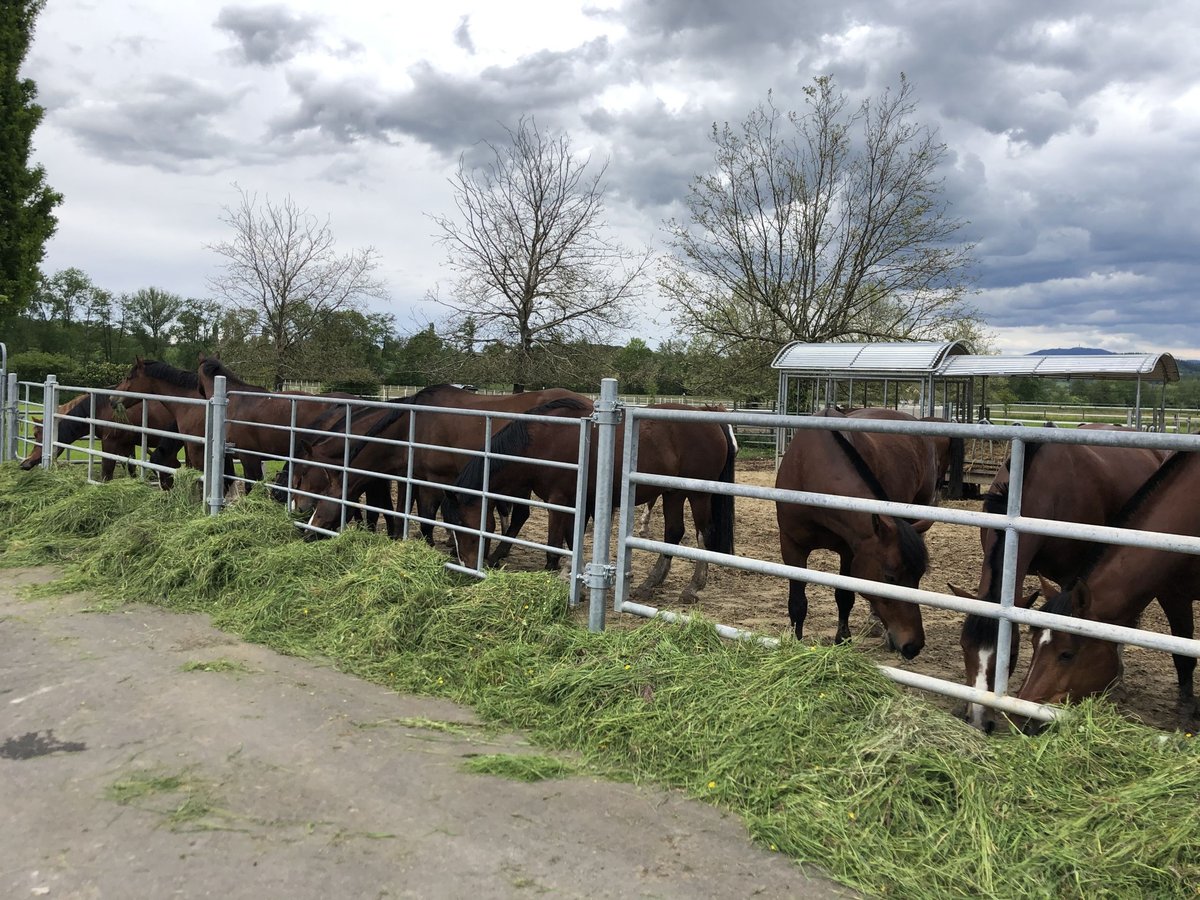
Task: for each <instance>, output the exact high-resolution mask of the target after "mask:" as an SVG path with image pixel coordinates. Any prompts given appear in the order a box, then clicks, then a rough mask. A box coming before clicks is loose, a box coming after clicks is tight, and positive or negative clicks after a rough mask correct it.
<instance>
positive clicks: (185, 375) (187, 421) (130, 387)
mask: <svg viewBox="0 0 1200 900" xmlns="http://www.w3.org/2000/svg"><path fill="white" fill-rule="evenodd" d="M113 390H114V391H130V392H132V393H137V394H156V395H157V396H158V397H159V398H160V400H161V402H162V404H163V406H165V407H166V408H167V410H168V412H170V414H171V416H172V417H173V418H174V420H175V429H176V430H177V431H178V432H179V433H180V434H183V435H188V436H189V437H196V438H201V439H203V438H204V436H205V422H206V420H207V410H206V408H205V407H204V406H203V405H202V404H198V403H184V402H181V401H184V400H203V399H204V398H203V397H202V396H201V395H200V380H199V379H198V378H197V377H196V373H195V372H189V371H187V370H186V369H177V368H175V366H172V365H170V364H169V363H165V362H161V361H159V360H154V359H143V358H142V357H140V356H138V357H135V358H134V363H133V366H132V367H131V368H130V370H129V373H128V374H127V375H126V376H125V378H124V380H123V381H121V383H120V384H118V385H117V386H116V387H114V388H113ZM123 402H124V401H122V399H121V398H120V397H118V396H115V395H114V396H113V398H112V405H113V406H114V407H115V406H116V405H118V404H120V403H123ZM183 455H184V462H186V463H187V465H188V467H189V468H192V469H195V470H196V471H203V470H204V469H205V468H206V462H207V461H206V459H205V456H206V455H207V454H205V452H204V444H203V443H201V442H197V441H186V442H184V445H183ZM232 473H233V462H232V460H229V459H227V460H226V463H225V474H226V477H228V476H230V475H232Z"/></svg>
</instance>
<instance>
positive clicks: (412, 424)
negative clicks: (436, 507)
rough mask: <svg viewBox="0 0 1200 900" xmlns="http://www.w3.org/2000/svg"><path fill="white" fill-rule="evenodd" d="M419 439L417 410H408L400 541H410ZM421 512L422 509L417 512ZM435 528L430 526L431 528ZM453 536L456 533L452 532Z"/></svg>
mask: <svg viewBox="0 0 1200 900" xmlns="http://www.w3.org/2000/svg"><path fill="white" fill-rule="evenodd" d="M416 439H417V410H416V409H415V408H414V407H411V406H410V407H409V408H408V466H407V468H406V470H405V482H404V518H402V519H401V520H400V539H401V540H404V541H407V540H408V526H409V524H410V522H411V520H412V505H413V482H412V480H413V465H414V460H413V456H414V454H415V453H416V452H417V451H416V450H415V449H414V448H413V441H415V440H416ZM417 512H418V513H419V512H420V509H418V510H417ZM432 527H433V526H432V525H430V528H432ZM450 533H451V534H453V533H454V532H450ZM430 534H431V536H432V532H430Z"/></svg>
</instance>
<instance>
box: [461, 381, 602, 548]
mask: <svg viewBox="0 0 1200 900" xmlns="http://www.w3.org/2000/svg"><path fill="white" fill-rule="evenodd" d="M559 409H576V410H586V409H587V404H586V403H585V402H583V401H581V400H579V399H577V398H575V397H560V398H559V399H557V400H550V401H548V402H546V403H543V404H542V405H541V406H535V407H534V408H533V409H527V410H525V412H524V413H523V415H530V416H542V415H547V414H549V413H552V412H554V411H555V410H559ZM528 447H529V426H528V423H527V422H526V421H525V420H524V419H514V420H513V421H512V422H509V423H508V424H507V425H505V426H504V427H503V428H501V429H500V430H499V431H497V432H496V433H495V434H494V435H492V443H491V451H492V452H493V453H502V454H504V455H506V456H519V455H520V454H521V453H522V452H523V451H524V450H525V449H527V448H528ZM488 462H490V463H491V469H490V471H491V474H492V475H495V474H497V473H498V472H501V471H503V470H504V469H505V468H507V466H508V465H509V464H510V462H511V460H507V459H491V460H488ZM483 466H484V458H483V457H482V456H472V457H471V458H470V460H468V462H467V464H466V465H465V466H464V467H463V469H462V471H461V472H459V474H458V478H457V479H456V480H455V482H454V486H455V487H458V488H467V489H469V490H473V491H479V490H483ZM460 498H461V499H460ZM476 499H477V498H475V497H474V496H473V495H470V494H462V493H460V492H457V491H447V492H446V495H445V498H444V499H443V501H442V516H443V517H444V518H445V519H446V521H447V522H449V523H450V524H451V525H461V524H462V513H461V512H460V511H459V504H460V503H470V502H473V501H474V500H476Z"/></svg>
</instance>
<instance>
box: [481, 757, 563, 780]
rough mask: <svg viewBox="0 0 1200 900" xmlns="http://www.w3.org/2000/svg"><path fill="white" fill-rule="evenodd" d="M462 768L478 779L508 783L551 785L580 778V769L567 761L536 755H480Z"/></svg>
mask: <svg viewBox="0 0 1200 900" xmlns="http://www.w3.org/2000/svg"><path fill="white" fill-rule="evenodd" d="M461 768H462V769H463V771H465V772H471V773H473V774H475V775H493V776H495V777H496V778H507V779H508V780H509V781H529V782H533V781H549V780H551V779H554V778H570V777H571V776H572V775H577V774H579V771H580V769H579V767H578V766H577V765H575V764H574V763H570V762H568V761H566V760H564V759H558V758H556V757H553V756H541V755H538V754H533V753H481V754H478V755H475V756H468V757H467V758H466V759H464V760H463V762H462V766H461Z"/></svg>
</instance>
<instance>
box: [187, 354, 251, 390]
mask: <svg viewBox="0 0 1200 900" xmlns="http://www.w3.org/2000/svg"><path fill="white" fill-rule="evenodd" d="M200 371H201V372H203V373H204V376H205V377H206V378H216V377H217V376H218V375H224V376H225V381H226V382H227V383H228V384H231V385H234V386H236V387H237V388H238V389H239V390H245V389H247V388H249V389H250V390H253V391H263V390H266V388H264V387H262V386H261V385H258V384H251V383H250V382H248V381H245V380H244V379H242V378H241V377H240V376H239V375H235V374H234V373H233V372H232V371H231V370H230V369H229V367H228V366H226V365H225V364H224V363H223V362H221V361H220V360H219V359H215V358H214V357H211V356H210V357H208V358H206V359H205V360H204V362H202V363H200Z"/></svg>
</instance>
